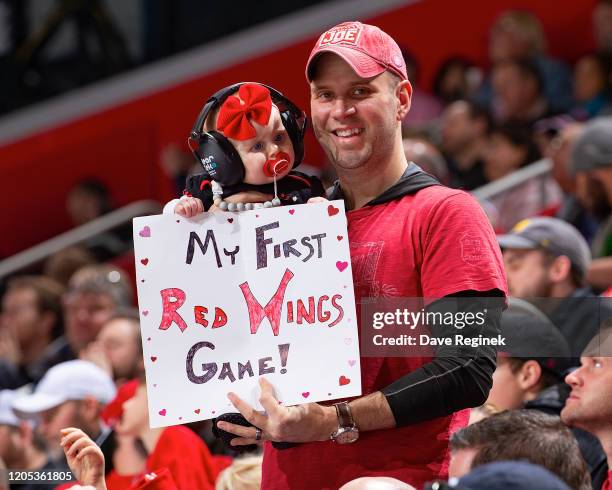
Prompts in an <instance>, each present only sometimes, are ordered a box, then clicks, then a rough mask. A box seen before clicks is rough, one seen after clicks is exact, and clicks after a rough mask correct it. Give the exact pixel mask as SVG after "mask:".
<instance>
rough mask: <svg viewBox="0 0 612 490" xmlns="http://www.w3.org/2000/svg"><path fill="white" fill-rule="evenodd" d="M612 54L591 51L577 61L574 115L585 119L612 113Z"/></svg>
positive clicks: (581, 119)
mask: <svg viewBox="0 0 612 490" xmlns="http://www.w3.org/2000/svg"><path fill="white" fill-rule="evenodd" d="M611 77H612V59H611V55H603V54H599V53H590V54H587V55H585V56H583V57H582V58H580V59H579V60H578V61H577V62H576V66H575V68H574V100H575V102H576V104H575V106H574V108H573V109H572V115H573V116H574V117H575V118H576V119H578V120H580V121H583V120H585V119H590V118H592V117H595V116H605V115H610V114H612V93H611V90H612V79H611Z"/></svg>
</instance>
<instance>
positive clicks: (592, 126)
mask: <svg viewBox="0 0 612 490" xmlns="http://www.w3.org/2000/svg"><path fill="white" fill-rule="evenodd" d="M571 165H572V171H573V173H574V174H575V175H576V187H577V195H578V198H579V199H580V200H581V202H582V204H583V205H584V206H585V207H586V208H587V209H588V210H589V211H590V212H591V213H592V214H593V215H594V216H595V217H596V218H597V219H598V220H599V221H600V222H601V225H600V228H599V230H598V232H597V234H596V235H595V238H594V239H593V243H592V245H591V250H592V251H593V257H594V258H595V259H596V260H594V261H593V263H592V264H591V267H590V268H589V271H588V280H589V283H590V284H592V285H593V286H594V287H595V288H597V289H602V290H603V289H606V288H609V287H610V286H612V118H610V117H605V118H603V117H602V118H597V119H594V120H593V121H591V122H590V123H589V124H587V125H586V127H585V129H584V131H583V133H582V134H581V136H580V137H579V138H578V140H577V141H576V145H575V146H574V149H573V151H572V157H571Z"/></svg>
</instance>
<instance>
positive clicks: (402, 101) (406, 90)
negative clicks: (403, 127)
mask: <svg viewBox="0 0 612 490" xmlns="http://www.w3.org/2000/svg"><path fill="white" fill-rule="evenodd" d="M395 96H396V97H397V100H398V101H399V105H398V108H397V120H398V121H403V120H404V118H405V117H406V114H408V111H409V110H410V104H411V102H412V85H410V82H409V81H408V80H402V81H401V82H400V83H398V84H397V86H396V87H395Z"/></svg>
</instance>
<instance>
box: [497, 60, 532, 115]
mask: <svg viewBox="0 0 612 490" xmlns="http://www.w3.org/2000/svg"><path fill="white" fill-rule="evenodd" d="M492 81H493V92H494V94H495V98H496V99H497V102H498V103H499V109H500V113H501V116H502V117H503V118H504V119H508V118H515V117H521V115H522V113H523V112H524V111H525V109H526V108H527V107H529V106H530V105H531V104H532V103H533V102H534V101H535V98H536V96H537V93H535V94H534V88H533V87H532V85H533V82H532V81H531V79H525V77H524V76H523V75H522V74H521V71H520V70H519V68H518V67H516V66H514V65H512V64H503V65H500V66H498V67H496V68H495V69H494V70H493V76H492Z"/></svg>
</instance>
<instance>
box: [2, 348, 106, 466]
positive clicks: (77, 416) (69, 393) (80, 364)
mask: <svg viewBox="0 0 612 490" xmlns="http://www.w3.org/2000/svg"><path fill="white" fill-rule="evenodd" d="M114 396H115V385H114V384H113V381H112V379H111V378H110V376H108V374H106V373H105V372H104V371H102V370H101V369H100V368H99V367H97V366H95V365H94V364H92V363H90V362H87V361H80V360H75V361H68V362H63V363H61V364H57V365H56V366H53V367H52V368H51V369H49V371H48V372H47V374H45V376H44V377H43V378H42V379H41V380H40V383H38V385H37V386H36V390H35V391H34V393H32V394H31V395H24V396H21V397H19V398H16V399H15V400H14V401H13V405H12V406H13V410H15V412H16V413H17V415H18V416H19V417H23V418H37V419H38V426H37V431H38V432H39V433H40V435H41V436H42V437H43V438H44V439H45V441H46V443H47V447H48V449H49V451H50V454H51V457H52V458H54V459H58V460H59V458H61V457H63V451H62V448H61V446H60V430H61V429H62V428H63V427H66V426H71V427H78V428H80V429H82V430H83V431H84V432H85V433H87V434H88V435H89V436H90V437H92V438H93V439H94V440H96V441H97V443H98V445H100V444H104V443H105V442H106V444H104V447H107V446H108V445H109V443H110V442H111V439H110V437H111V436H110V430H109V429H108V428H107V427H105V426H104V424H103V423H102V421H101V419H100V413H101V411H102V408H103V407H104V405H106V404H107V403H108V402H110V401H111V400H112V399H113V398H114Z"/></svg>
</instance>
